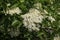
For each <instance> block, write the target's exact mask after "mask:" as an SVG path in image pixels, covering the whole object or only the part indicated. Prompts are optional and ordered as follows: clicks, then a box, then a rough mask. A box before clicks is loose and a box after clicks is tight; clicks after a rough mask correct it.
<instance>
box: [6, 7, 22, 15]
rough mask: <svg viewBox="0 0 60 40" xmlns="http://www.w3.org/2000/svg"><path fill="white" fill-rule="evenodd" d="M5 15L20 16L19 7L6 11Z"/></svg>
mask: <svg viewBox="0 0 60 40" xmlns="http://www.w3.org/2000/svg"><path fill="white" fill-rule="evenodd" d="M6 13H7V14H11V15H13V14H15V13H16V14H20V13H22V11H21V10H20V9H19V7H16V8H13V9H9V10H7V11H6Z"/></svg>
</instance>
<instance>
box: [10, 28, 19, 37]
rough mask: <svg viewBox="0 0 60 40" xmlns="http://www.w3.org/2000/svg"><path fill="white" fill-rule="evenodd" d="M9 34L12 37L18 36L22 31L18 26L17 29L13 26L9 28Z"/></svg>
mask: <svg viewBox="0 0 60 40" xmlns="http://www.w3.org/2000/svg"><path fill="white" fill-rule="evenodd" d="M9 34H10V35H11V37H14V36H18V35H19V34H20V31H19V29H18V28H17V29H13V28H11V29H10V30H9Z"/></svg>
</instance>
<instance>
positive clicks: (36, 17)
mask: <svg viewBox="0 0 60 40" xmlns="http://www.w3.org/2000/svg"><path fill="white" fill-rule="evenodd" d="M21 16H22V18H23V19H24V20H23V23H24V26H25V27H26V28H28V29H29V30H37V31H39V27H40V25H37V26H36V24H35V23H42V21H43V19H44V17H43V16H42V15H41V13H40V11H38V10H37V9H34V8H32V9H30V10H29V12H28V13H27V14H25V15H21Z"/></svg>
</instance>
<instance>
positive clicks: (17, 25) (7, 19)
mask: <svg viewBox="0 0 60 40" xmlns="http://www.w3.org/2000/svg"><path fill="white" fill-rule="evenodd" d="M38 2H39V3H41V4H42V11H43V10H44V9H45V10H47V11H48V13H49V14H48V15H47V16H50V15H51V16H53V17H54V18H55V19H56V21H55V22H53V23H51V22H50V21H49V20H48V19H47V18H46V19H44V21H43V22H42V24H43V25H42V24H40V25H41V28H40V31H38V32H36V31H32V32H30V31H28V30H27V29H26V28H25V27H24V26H23V21H22V20H23V19H22V18H21V15H23V14H26V13H27V12H28V11H29V9H30V8H34V6H33V4H35V3H38ZM51 2H53V3H51ZM9 3H10V4H11V5H10V6H7V4H9ZM15 7H19V8H20V9H21V10H22V14H20V15H17V14H14V15H13V16H12V15H10V14H7V15H5V14H6V13H5V12H6V10H7V9H9V8H11V9H12V8H15ZM58 12H60V0H0V40H19V39H20V40H53V37H54V36H55V35H56V34H60V26H59V25H60V15H58V14H57V13H58ZM42 26H45V27H44V28H42ZM49 26H51V27H52V28H51V29H50V28H49ZM11 28H13V29H16V30H18V29H19V32H20V34H19V36H14V37H11V36H10V34H9V31H8V30H9V29H11ZM14 31H15V30H14Z"/></svg>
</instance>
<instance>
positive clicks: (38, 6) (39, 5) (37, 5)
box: [34, 3, 42, 9]
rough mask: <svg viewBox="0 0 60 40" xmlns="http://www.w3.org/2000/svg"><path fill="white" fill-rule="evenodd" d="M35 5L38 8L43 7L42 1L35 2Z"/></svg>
mask: <svg viewBox="0 0 60 40" xmlns="http://www.w3.org/2000/svg"><path fill="white" fill-rule="evenodd" d="M34 6H35V7H36V8H37V9H40V8H41V7H42V5H41V3H36V4H34Z"/></svg>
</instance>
